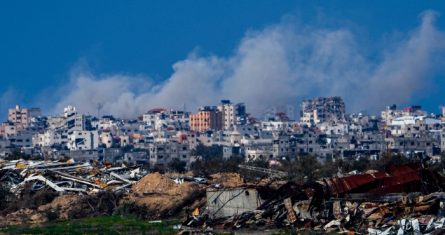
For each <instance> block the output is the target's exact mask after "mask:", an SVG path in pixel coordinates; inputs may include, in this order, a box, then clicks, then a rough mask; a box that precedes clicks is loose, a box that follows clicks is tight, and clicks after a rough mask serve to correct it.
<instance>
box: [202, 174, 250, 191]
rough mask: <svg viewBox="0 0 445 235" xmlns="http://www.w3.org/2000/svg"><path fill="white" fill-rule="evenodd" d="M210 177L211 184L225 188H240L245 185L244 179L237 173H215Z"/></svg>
mask: <svg viewBox="0 0 445 235" xmlns="http://www.w3.org/2000/svg"><path fill="white" fill-rule="evenodd" d="M210 177H211V178H212V180H211V181H210V182H211V183H212V184H220V185H221V186H223V187H226V188H235V187H241V186H243V185H244V184H245V182H244V179H243V178H242V177H241V175H240V174H238V173H217V174H213V175H211V176H210Z"/></svg>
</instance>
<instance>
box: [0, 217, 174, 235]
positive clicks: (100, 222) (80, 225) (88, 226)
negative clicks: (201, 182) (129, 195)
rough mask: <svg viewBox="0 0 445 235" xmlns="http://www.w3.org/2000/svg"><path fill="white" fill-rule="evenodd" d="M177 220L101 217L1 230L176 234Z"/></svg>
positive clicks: (19, 231) (23, 232) (5, 231)
mask: <svg viewBox="0 0 445 235" xmlns="http://www.w3.org/2000/svg"><path fill="white" fill-rule="evenodd" d="M178 223H179V222H178V221H177V220H171V221H162V222H161V223H150V222H148V221H144V220H141V219H138V218H136V217H131V216H119V215H114V216H101V217H91V218H84V219H77V220H69V221H57V222H53V223H47V224H43V225H36V226H30V225H27V226H10V227H6V228H3V229H0V233H8V234H175V233H176V232H177V231H176V230H174V229H173V225H175V224H178Z"/></svg>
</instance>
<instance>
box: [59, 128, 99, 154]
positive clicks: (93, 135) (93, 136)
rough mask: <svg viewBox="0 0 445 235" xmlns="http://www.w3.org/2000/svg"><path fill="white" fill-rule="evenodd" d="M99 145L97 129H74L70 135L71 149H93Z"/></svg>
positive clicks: (69, 146)
mask: <svg viewBox="0 0 445 235" xmlns="http://www.w3.org/2000/svg"><path fill="white" fill-rule="evenodd" d="M98 146H99V133H98V132H97V131H73V132H72V133H71V134H69V135H68V143H67V147H68V149H69V150H93V149H97V147H98Z"/></svg>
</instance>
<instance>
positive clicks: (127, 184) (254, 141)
mask: <svg viewBox="0 0 445 235" xmlns="http://www.w3.org/2000/svg"><path fill="white" fill-rule="evenodd" d="M295 110H296V109H295V108H293V107H292V106H288V107H286V108H281V109H280V108H275V109H274V108H272V109H270V111H269V112H267V113H265V114H264V115H263V116H264V117H261V118H258V117H254V116H252V115H250V114H249V113H248V111H249V109H248V107H246V105H245V104H244V103H232V102H231V101H230V100H222V101H221V102H220V103H219V104H217V105H216V106H204V107H200V108H198V109H197V110H196V112H187V111H185V110H172V109H167V108H153V109H151V110H148V111H147V112H146V113H143V114H141V115H140V116H139V117H138V118H137V119H135V120H123V119H120V118H119V117H113V116H111V115H105V116H100V115H98V114H97V115H92V114H83V113H80V112H78V111H77V110H76V107H73V106H67V107H66V108H65V109H64V110H60V111H61V113H60V115H55V116H46V115H43V114H42V112H41V110H40V109H39V108H23V107H20V106H18V105H17V106H16V107H12V108H11V109H9V112H8V120H7V121H6V122H4V123H2V124H1V126H0V136H1V139H0V158H1V160H0V183H1V189H0V190H1V191H0V201H1V204H0V226H1V227H4V228H10V226H24V225H33V226H38V225H42V224H46V223H50V222H55V221H65V220H70V219H81V218H88V217H97V216H117V215H118V216H122V215H131V216H135V217H136V218H138V219H142V220H144V221H150V222H151V223H163V222H164V221H170V220H172V219H174V220H177V223H176V222H175V223H174V225H171V226H170V225H169V228H170V227H171V230H168V231H170V232H166V233H182V234H191V233H215V232H233V231H257V232H258V233H259V232H267V231H271V232H272V233H274V232H277V233H288V232H289V233H293V232H298V231H312V232H315V233H326V232H347V231H350V232H357V233H369V234H424V233H437V234H440V233H443V232H444V231H445V227H444V224H445V193H444V189H445V180H444V179H445V178H444V166H445V160H444V156H445V155H444V154H443V153H444V152H445V108H442V110H441V113H440V114H432V113H427V112H426V111H424V110H422V107H421V106H419V105H412V106H409V107H403V108H399V107H397V106H396V105H390V106H388V107H387V108H386V109H384V110H382V111H381V113H380V114H379V115H376V116H375V115H366V114H362V113H358V114H348V113H346V105H345V103H344V101H343V99H342V98H341V97H315V98H313V99H310V100H304V101H303V102H302V103H301V105H300V108H299V109H298V110H299V118H298V120H295V119H296V118H295V117H296V116H297V115H296V113H295V112H296V111H295ZM62 111H63V112H62ZM99 111H100V110H99V109H98V113H99ZM0 231H1V230H0ZM81 233H82V232H81Z"/></svg>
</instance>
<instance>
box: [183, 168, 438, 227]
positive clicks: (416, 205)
mask: <svg viewBox="0 0 445 235" xmlns="http://www.w3.org/2000/svg"><path fill="white" fill-rule="evenodd" d="M444 183H445V180H444V178H443V177H442V176H441V175H440V174H437V173H436V172H432V171H430V170H427V169H424V168H422V167H421V166H418V165H404V166H399V167H392V168H390V169H388V170H387V171H385V172H370V173H365V174H356V175H351V176H345V177H333V178H329V179H324V180H321V181H319V182H317V183H311V184H304V185H300V184H296V183H291V182H289V183H286V184H284V185H282V186H281V187H279V188H278V189H275V188H273V187H267V186H264V187H256V188H255V189H256V190H257V191H258V194H259V198H256V197H253V196H252V195H253V194H252V191H251V190H252V188H249V187H240V188H237V189H236V190H234V189H232V190H231V191H228V190H227V189H221V190H220V191H219V192H214V190H213V191H212V192H211V196H212V197H211V198H210V199H211V200H208V202H207V203H208V205H207V206H209V205H210V210H207V211H206V210H204V211H203V213H202V214H200V215H199V216H193V217H189V218H188V219H187V220H186V221H185V222H184V223H183V225H184V226H186V227H188V226H190V227H195V228H201V229H204V230H206V229H209V228H212V229H223V230H235V229H273V228H292V229H295V230H307V229H310V230H314V231H319V232H323V233H324V232H352V231H354V232H359V233H366V234H368V233H369V234H406V233H408V232H412V233H415V234H423V233H431V232H433V231H436V232H437V231H442V232H445V230H444V229H445V227H444V223H445V193H444V189H445V187H444ZM378 189H380V190H378ZM214 195H217V196H216V197H215V196H214ZM258 200H260V201H261V204H260V206H258V207H257V208H256V209H251V210H248V211H246V210H245V209H246V208H247V207H248V206H249V205H251V203H250V201H258ZM213 205H221V206H220V207H216V208H215V207H214V206H213ZM223 210H224V211H233V212H234V213H232V215H229V216H225V217H224V216H220V217H214V216H213V215H215V214H216V213H219V214H221V211H223ZM237 211H238V212H237Z"/></svg>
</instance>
